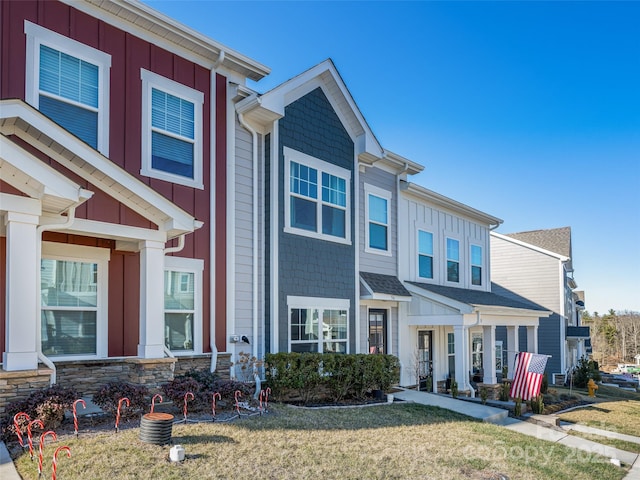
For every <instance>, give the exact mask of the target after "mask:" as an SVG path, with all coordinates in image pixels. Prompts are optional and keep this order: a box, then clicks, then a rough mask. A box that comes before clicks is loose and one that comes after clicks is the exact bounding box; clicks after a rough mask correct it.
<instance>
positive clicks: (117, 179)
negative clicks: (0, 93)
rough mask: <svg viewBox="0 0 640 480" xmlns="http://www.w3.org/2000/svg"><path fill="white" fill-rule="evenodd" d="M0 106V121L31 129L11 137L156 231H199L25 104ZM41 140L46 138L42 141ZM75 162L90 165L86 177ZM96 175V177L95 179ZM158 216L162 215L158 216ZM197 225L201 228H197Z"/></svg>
mask: <svg viewBox="0 0 640 480" xmlns="http://www.w3.org/2000/svg"><path fill="white" fill-rule="evenodd" d="M0 106H1V107H2V108H1V109H0V111H1V112H2V113H0V120H2V119H6V118H13V117H16V118H20V119H21V120H23V121H24V122H25V123H26V124H27V125H29V127H30V128H29V129H28V130H29V131H28V132H27V131H25V130H23V129H21V128H18V127H17V126H16V127H15V128H13V132H12V133H13V134H15V135H16V136H18V137H20V138H21V139H23V140H24V141H26V142H27V143H29V144H31V145H33V146H34V147H36V148H38V149H39V150H41V151H42V152H43V153H45V154H46V155H48V156H50V157H51V158H53V159H54V160H56V161H57V162H59V163H60V164H62V165H64V166H65V167H66V168H68V169H69V170H71V171H72V172H74V173H76V174H78V175H79V176H80V177H82V178H84V179H85V180H87V181H89V182H91V183H92V184H93V185H95V186H96V187H98V188H100V189H101V190H103V191H104V192H105V193H107V194H108V195H110V196H111V197H113V198H114V199H116V200H118V201H119V202H121V203H122V204H124V205H126V206H127V207H129V208H131V209H132V210H133V211H135V212H136V213H139V214H140V215H142V216H143V217H145V218H147V219H148V220H150V221H152V222H153V223H155V224H156V225H158V226H159V227H161V228H166V227H167V226H169V227H171V228H178V229H179V230H180V232H175V233H176V234H180V233H188V232H192V231H194V230H196V229H197V228H199V226H202V223H201V222H198V221H197V220H195V219H194V218H193V217H192V216H191V215H189V214H188V213H187V212H185V211H184V210H182V209H181V208H180V207H178V206H177V205H175V204H174V203H173V202H171V201H169V200H167V199H166V198H165V197H163V196H162V195H160V194H159V193H158V192H156V191H155V190H153V189H151V188H150V187H149V186H147V185H145V184H144V183H142V182H141V181H140V180H138V179H137V178H135V177H134V176H133V175H131V174H130V173H129V172H127V171H126V170H124V169H122V168H120V167H119V166H118V165H116V164H115V163H113V162H112V161H111V160H109V159H108V158H106V157H105V156H104V155H102V154H101V153H100V152H98V151H96V150H94V149H93V148H92V147H90V146H89V145H87V144H86V143H84V142H83V141H81V140H79V139H78V138H76V137H75V136H73V135H71V134H70V133H69V132H67V131H66V130H65V129H64V128H62V127H61V126H59V125H58V124H56V123H55V122H53V121H52V120H49V119H48V118H46V117H45V116H44V115H42V114H41V113H40V112H38V111H37V110H35V109H33V107H31V106H29V105H27V104H25V103H24V102H22V101H21V100H2V101H0ZM34 129H35V130H37V131H38V132H39V133H41V134H42V135H40V136H38V137H35V136H32V135H30V132H33V130H34ZM41 137H45V138H44V139H42V138H41ZM41 140H45V142H46V143H43V142H42V141H41ZM49 140H52V141H53V142H55V143H57V145H55V144H52V143H51V142H50V141H49ZM58 147H61V148H58ZM76 158H78V159H80V160H82V162H85V163H88V164H89V165H91V166H92V167H93V168H94V170H93V172H91V173H89V172H87V170H85V169H84V168H82V166H80V165H78V163H76V162H75V161H74V160H75V159H76ZM96 171H97V173H98V175H96ZM105 179H109V182H105ZM107 183H111V184H113V183H116V184H118V185H119V186H121V187H122V188H119V189H114V188H110V187H108V186H107ZM130 194H132V195H130ZM136 197H137V198H139V199H141V200H142V201H143V202H144V203H145V205H141V204H140V203H139V202H137V201H136V200H133V199H132V198H136ZM151 210H155V216H154V215H151V214H150V213H149V211H151ZM158 213H160V214H161V215H158ZM159 216H164V217H165V220H164V221H163V222H158V217H159ZM198 224H200V225H199V226H198Z"/></svg>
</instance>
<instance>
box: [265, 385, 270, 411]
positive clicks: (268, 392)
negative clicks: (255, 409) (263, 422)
mask: <svg viewBox="0 0 640 480" xmlns="http://www.w3.org/2000/svg"><path fill="white" fill-rule="evenodd" d="M269 395H271V387H267V388H266V390H265V391H264V409H265V410H266V409H267V407H268V406H269Z"/></svg>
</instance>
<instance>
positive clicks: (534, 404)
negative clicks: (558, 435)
mask: <svg viewBox="0 0 640 480" xmlns="http://www.w3.org/2000/svg"><path fill="white" fill-rule="evenodd" d="M529 406H530V407H531V411H532V412H533V413H539V414H541V413H543V412H544V397H543V396H542V395H538V396H537V397H533V398H532V399H531V400H529Z"/></svg>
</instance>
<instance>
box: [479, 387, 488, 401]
mask: <svg viewBox="0 0 640 480" xmlns="http://www.w3.org/2000/svg"><path fill="white" fill-rule="evenodd" d="M488 397H489V389H488V388H487V387H481V388H480V400H481V401H482V404H483V405H486V404H487V398H488Z"/></svg>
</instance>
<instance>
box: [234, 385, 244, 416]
mask: <svg viewBox="0 0 640 480" xmlns="http://www.w3.org/2000/svg"><path fill="white" fill-rule="evenodd" d="M241 396H242V392H241V391H240V390H236V393H235V394H234V396H233V397H234V398H235V400H236V412H238V415H240V403H238V398H240V397H241Z"/></svg>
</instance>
